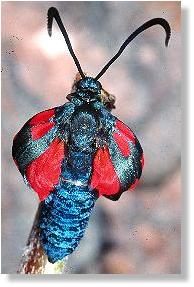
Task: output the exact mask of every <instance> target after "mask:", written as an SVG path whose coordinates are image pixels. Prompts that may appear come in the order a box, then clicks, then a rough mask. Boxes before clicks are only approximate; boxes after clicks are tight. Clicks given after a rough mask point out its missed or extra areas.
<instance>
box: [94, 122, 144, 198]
mask: <svg viewBox="0 0 194 287" xmlns="http://www.w3.org/2000/svg"><path fill="white" fill-rule="evenodd" d="M142 168H143V151H142V148H141V146H140V144H139V141H138V140H137V138H136V136H135V135H134V133H133V132H132V131H131V130H130V129H129V128H128V127H127V126H126V125H125V124H124V123H122V122H121V121H119V120H118V119H116V120H115V122H114V126H113V129H112V132H111V134H107V135H106V144H105V145H104V147H101V148H99V149H98V150H97V152H96V154H95V156H94V159H93V171H92V176H91V182H90V185H91V188H92V189H95V190H97V191H98V194H99V196H100V195H104V196H106V197H108V198H109V199H112V200H117V199H118V198H119V197H120V195H121V194H122V192H124V191H126V190H128V189H134V188H135V186H136V185H137V183H138V181H139V178H140V176H141V172H142Z"/></svg>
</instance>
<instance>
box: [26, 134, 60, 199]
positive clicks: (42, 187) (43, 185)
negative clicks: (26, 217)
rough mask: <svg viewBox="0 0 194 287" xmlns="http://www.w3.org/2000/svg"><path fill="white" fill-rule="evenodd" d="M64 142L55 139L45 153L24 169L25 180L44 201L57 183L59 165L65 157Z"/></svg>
mask: <svg viewBox="0 0 194 287" xmlns="http://www.w3.org/2000/svg"><path fill="white" fill-rule="evenodd" d="M64 148H65V146H64V142H63V141H61V140H60V139H58V138H56V139H55V140H54V141H53V142H52V143H51V144H50V146H49V147H48V148H47V149H46V151H45V152H44V153H43V154H41V155H40V156H39V157H38V158H36V159H35V160H34V161H32V162H31V163H30V164H29V165H28V167H27V169H26V179H27V181H28V183H29V185H30V187H31V188H32V189H34V191H35V192H37V193H38V196H39V198H40V200H44V199H45V198H46V197H47V196H48V195H49V194H50V193H51V191H53V190H54V187H55V185H56V184H58V182H59V178H60V175H61V163H62V160H63V159H64V156H65V149H64Z"/></svg>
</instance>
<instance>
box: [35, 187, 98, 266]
mask: <svg viewBox="0 0 194 287" xmlns="http://www.w3.org/2000/svg"><path fill="white" fill-rule="evenodd" d="M94 203H95V197H94V195H93V194H92V193H91V191H90V190H89V189H88V187H83V186H75V185H73V184H71V183H67V182H66V183H64V185H63V186H62V187H60V188H59V189H56V190H55V191H54V193H52V194H51V195H50V197H49V198H47V200H45V201H44V202H43V205H42V209H41V215H40V222H39V227H40V238H41V242H42V246H43V249H44V251H45V253H46V254H47V256H48V260H49V261H50V262H51V263H55V262H56V261H58V260H61V259H63V258H64V257H65V256H67V255H69V254H71V253H72V252H73V251H74V250H75V248H76V247H77V246H78V244H79V241H80V239H81V238H82V237H83V235H84V232H85V229H86V227H87V224H88V220H89V216H90V214H91V211H92V208H93V206H94Z"/></svg>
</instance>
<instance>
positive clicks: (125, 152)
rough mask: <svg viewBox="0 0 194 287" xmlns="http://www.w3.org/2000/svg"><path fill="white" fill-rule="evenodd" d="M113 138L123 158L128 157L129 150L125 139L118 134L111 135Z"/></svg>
mask: <svg viewBox="0 0 194 287" xmlns="http://www.w3.org/2000/svg"><path fill="white" fill-rule="evenodd" d="M113 138H114V140H115V141H116V143H117V145H118V147H119V149H120V150H121V152H122V154H123V156H125V157H128V156H129V155H130V148H129V143H128V141H127V140H126V138H125V137H123V136H122V135H120V134H118V133H113Z"/></svg>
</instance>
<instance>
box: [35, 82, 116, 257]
mask: <svg viewBox="0 0 194 287" xmlns="http://www.w3.org/2000/svg"><path fill="white" fill-rule="evenodd" d="M100 93H101V85H100V83H99V82H97V81H95V80H94V79H93V78H85V79H84V80H81V81H79V82H78V85H77V90H76V92H75V93H74V94H73V98H72V103H71V104H73V105H75V106H74V112H73V113H72V114H71V119H70V125H69V129H68V130H67V131H66V134H65V135H64V134H63V136H64V137H66V138H68V145H67V149H68V150H67V156H66V157H65V158H64V160H63V162H62V167H61V179H60V182H59V184H58V185H57V186H56V188H55V192H53V193H51V194H50V195H49V196H48V198H46V200H45V201H44V202H43V205H42V208H41V216H40V222H39V227H40V230H41V233H40V235H41V241H42V245H43V248H44V250H45V252H46V254H47V256H48V259H49V261H50V262H52V263H54V262H56V261H57V260H60V259H62V258H64V257H65V256H66V255H68V254H71V253H72V252H73V251H74V249H75V248H76V247H77V246H78V244H79V241H80V239H81V238H82V237H83V235H84V232H85V229H86V226H87V224H88V220H89V217H90V214H91V211H92V209H93V207H94V203H95V201H96V199H97V198H98V197H97V196H96V194H95V193H94V191H93V190H92V189H91V188H90V187H89V181H90V178H91V172H92V160H93V154H94V152H95V151H96V150H97V145H96V143H95V139H96V137H97V133H98V131H99V126H100V120H99V117H100V116H101V118H102V119H103V117H102V111H101V113H100V110H101V108H103V105H102V104H101V103H100V101H99V100H100V98H99V97H100ZM76 107H79V109H76ZM103 110H104V108H103ZM104 113H105V111H104ZM105 114H106V113H105ZM108 115H109V113H107V114H106V116H108ZM63 116H64V114H63ZM106 116H105V118H104V121H108V120H109V121H108V122H109V124H108V126H110V125H111V123H113V121H110V119H108V118H106Z"/></svg>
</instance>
